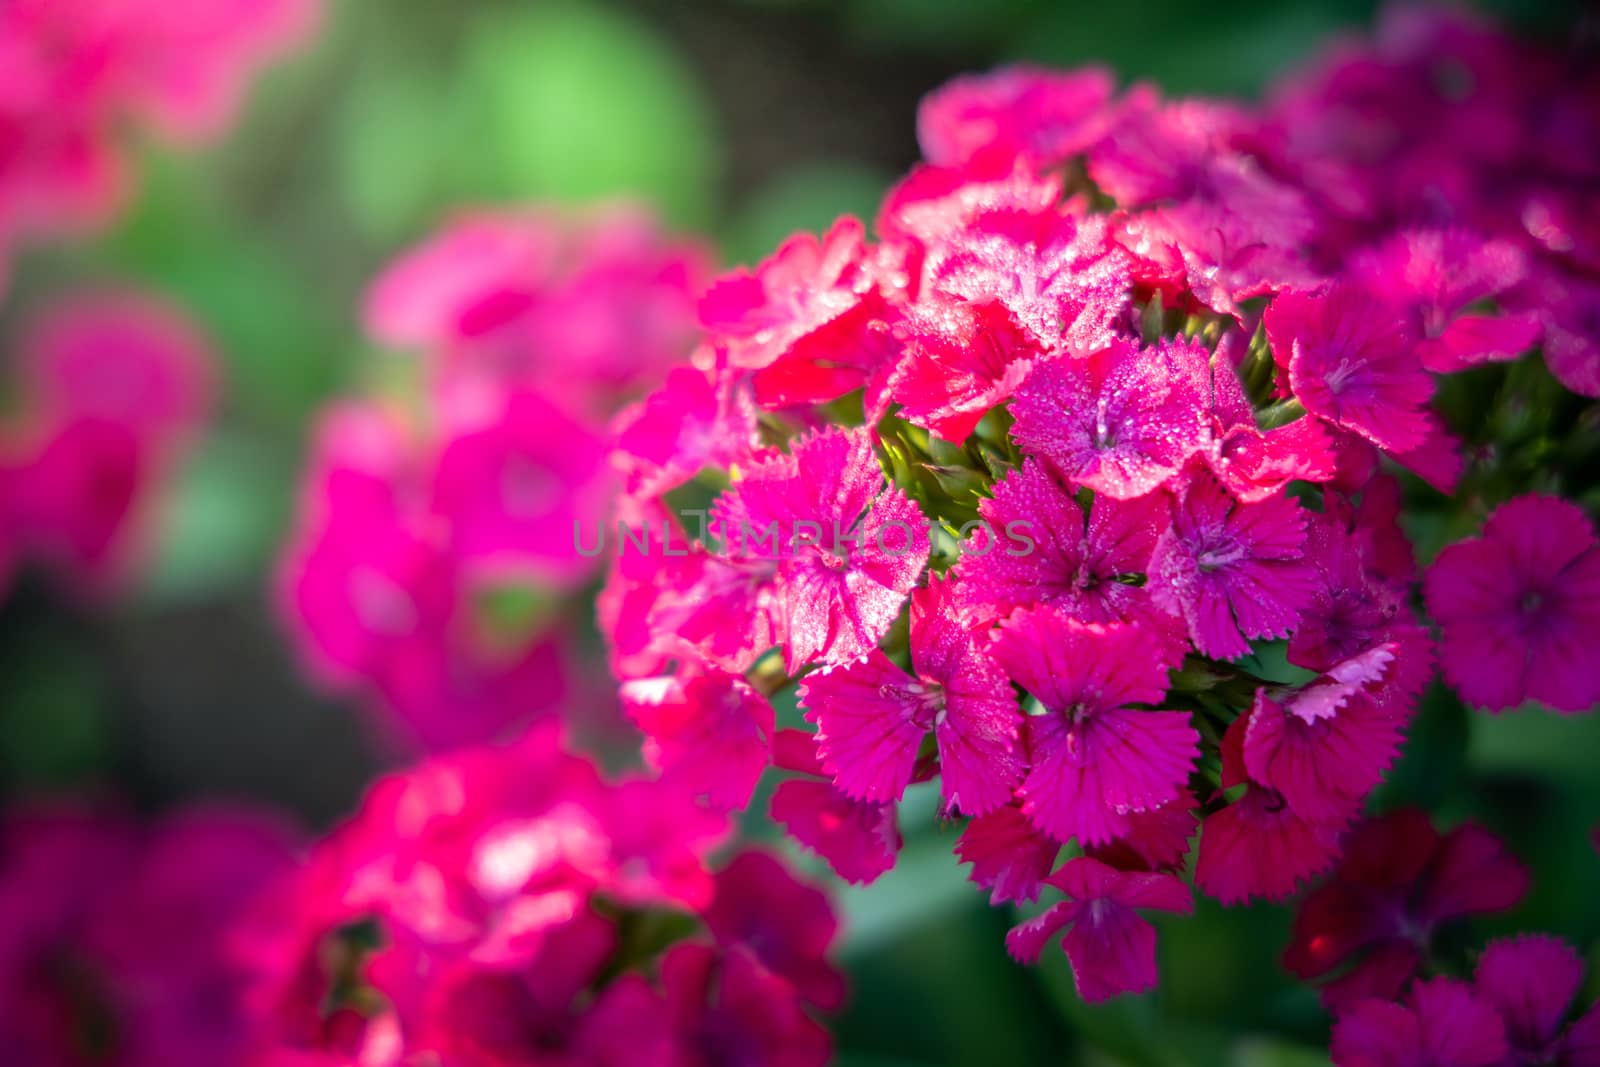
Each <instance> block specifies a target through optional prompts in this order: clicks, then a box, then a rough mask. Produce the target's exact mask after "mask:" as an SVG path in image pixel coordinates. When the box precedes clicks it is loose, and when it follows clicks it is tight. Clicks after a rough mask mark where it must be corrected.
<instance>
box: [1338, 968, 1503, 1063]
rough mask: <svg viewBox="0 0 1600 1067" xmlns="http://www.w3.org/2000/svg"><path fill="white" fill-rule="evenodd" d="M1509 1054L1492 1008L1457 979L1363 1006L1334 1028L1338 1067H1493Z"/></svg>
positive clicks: (1416, 986)
mask: <svg viewBox="0 0 1600 1067" xmlns="http://www.w3.org/2000/svg"><path fill="white" fill-rule="evenodd" d="M1508 1051H1509V1047H1508V1046H1507V1044H1506V1034H1505V1025H1504V1024H1503V1023H1502V1022H1501V1021H1500V1016H1499V1014H1498V1013H1496V1011H1495V1010H1494V1007H1493V1005H1492V1004H1491V1003H1490V1002H1489V1001H1488V1000H1487V999H1486V998H1484V997H1481V996H1479V995H1478V994H1476V993H1474V992H1473V989H1472V987H1471V986H1470V985H1468V984H1467V983H1465V982H1461V981H1457V980H1455V979H1453V978H1434V979H1431V980H1429V981H1426V982H1416V983H1414V984H1413V985H1412V986H1411V989H1410V991H1409V992H1408V993H1407V994H1406V998H1405V1000H1404V1002H1402V1003H1394V1002H1391V1001H1386V1000H1363V1001H1360V1002H1358V1003H1357V1004H1355V1005H1354V1006H1352V1007H1351V1008H1350V1009H1349V1010H1348V1011H1347V1012H1345V1013H1344V1014H1343V1015H1341V1016H1340V1017H1339V1020H1338V1022H1336V1023H1335V1024H1334V1027H1333V1047H1332V1050H1331V1055H1332V1058H1333V1064H1334V1067H1494V1065H1496V1064H1499V1063H1500V1062H1501V1061H1502V1060H1503V1059H1504V1058H1505V1056H1506V1054H1507V1052H1508Z"/></svg>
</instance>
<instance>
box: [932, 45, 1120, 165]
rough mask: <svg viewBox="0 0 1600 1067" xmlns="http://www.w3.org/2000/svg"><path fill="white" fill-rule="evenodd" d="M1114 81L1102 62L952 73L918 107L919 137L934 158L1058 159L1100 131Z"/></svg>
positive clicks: (959, 160) (957, 161)
mask: <svg viewBox="0 0 1600 1067" xmlns="http://www.w3.org/2000/svg"><path fill="white" fill-rule="evenodd" d="M1114 84H1115V83H1114V81H1113V79H1112V76H1111V72H1110V71H1107V70H1104V69H1102V68H1100V67H1084V68H1081V69H1079V70H1074V71H1067V72H1056V71H1050V70H1042V69H1038V68H1034V67H1028V66H1015V67H1002V68H1000V69H998V70H995V71H991V72H990V73H988V74H977V75H969V76H967V77H964V78H955V79H953V80H951V81H949V82H946V83H945V84H944V85H943V86H942V87H940V88H939V89H937V90H935V91H934V92H932V93H929V94H928V95H927V96H925V97H923V99H922V103H921V104H920V105H919V106H918V107H917V142H918V144H920V145H921V146H922V154H923V157H924V158H926V159H927V160H928V162H930V163H936V164H940V165H951V164H961V163H967V162H969V161H971V160H972V159H974V158H976V157H979V156H988V155H993V156H996V157H1001V158H1006V159H1011V158H1018V157H1022V158H1026V159H1028V160H1030V161H1033V162H1037V163H1041V164H1051V163H1056V162H1059V161H1060V160H1064V159H1067V158H1069V157H1071V156H1075V155H1077V154H1078V153H1080V152H1082V151H1083V150H1084V149H1085V148H1088V147H1089V146H1090V145H1091V144H1093V143H1094V142H1095V141H1096V140H1097V139H1098V138H1099V137H1100V135H1101V133H1102V132H1103V131H1104V129H1105V126H1106V122H1107V119H1108V118H1109V116H1110V109H1109V107H1108V105H1109V104H1110V102H1111V91H1112V88H1113V87H1114Z"/></svg>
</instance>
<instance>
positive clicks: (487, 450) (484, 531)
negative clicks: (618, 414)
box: [430, 389, 611, 588]
mask: <svg viewBox="0 0 1600 1067" xmlns="http://www.w3.org/2000/svg"><path fill="white" fill-rule="evenodd" d="M471 393H472V395H466V394H465V393H463V394H462V395H460V396H459V397H458V400H459V403H455V404H452V405H450V406H449V407H447V408H446V410H445V412H444V413H443V417H444V418H445V419H446V420H448V421H447V434H448V436H447V438H446V441H445V443H444V444H443V446H442V448H441V450H440V453H439V459H438V466H437V467H436V469H435V470H434V472H433V497H432V500H431V501H430V504H431V509H432V511H433V512H434V513H435V514H437V515H438V516H440V517H441V518H442V519H444V520H445V521H447V522H448V523H449V529H450V531H451V548H452V552H453V553H454V555H455V556H456V558H457V559H459V560H460V561H461V563H462V564H463V565H464V566H465V567H466V568H467V569H468V571H469V572H471V573H474V574H476V575H479V576H482V577H484V578H487V579H504V578H523V579H531V580H533V581H535V582H538V583H540V584H544V585H550V586H555V587H558V588H560V587H570V586H571V585H572V584H574V583H576V582H579V581H582V580H583V578H585V577H586V576H587V575H588V573H589V572H590V570H591V569H592V563H591V561H590V560H588V559H585V558H583V557H582V556H581V555H580V554H579V553H578V551H577V548H576V545H575V543H574V533H573V531H574V530H575V529H577V530H580V531H581V530H584V529H589V530H595V529H598V528H599V526H600V523H601V521H602V518H603V516H604V515H605V514H606V504H607V501H608V500H609V499H610V495H611V490H610V479H609V478H608V477H607V472H606V468H605V456H604V450H603V444H604V442H603V441H602V439H601V438H600V437H599V436H597V435H596V434H595V433H594V432H593V431H592V430H591V429H590V428H589V427H588V426H586V425H585V424H583V423H582V422H579V421H578V420H576V419H574V418H572V417H571V416H569V415H567V414H566V413H565V412H564V411H562V409H561V408H560V407H558V406H557V405H555V404H554V403H552V402H551V401H550V400H549V399H547V398H546V397H545V396H544V395H543V394H541V393H538V392H534V391H531V390H522V389H518V390H513V391H510V392H508V393H506V394H504V395H503V396H495V395H493V394H490V393H488V392H487V391H484V392H483V393H482V394H479V393H478V391H477V390H472V391H471Z"/></svg>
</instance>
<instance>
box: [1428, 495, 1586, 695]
mask: <svg viewBox="0 0 1600 1067" xmlns="http://www.w3.org/2000/svg"><path fill="white" fill-rule="evenodd" d="M1424 593H1425V594H1426V599H1427V604H1428V611H1429V614H1431V615H1432V616H1433V617H1434V618H1435V619H1437V620H1438V622H1439V628H1440V643H1439V658H1440V663H1441V665H1442V666H1443V668H1444V675H1445V679H1446V680H1447V681H1448V682H1449V683H1450V684H1451V685H1452V686H1454V687H1455V688H1456V690H1457V691H1458V692H1459V693H1460V694H1461V697H1462V699H1463V700H1465V701H1466V702H1467V703H1469V704H1472V705H1474V706H1477V707H1483V708H1488V709H1489V710H1491V711H1499V710H1502V709H1504V708H1511V707H1516V706H1517V705H1519V704H1521V703H1523V702H1524V701H1528V700H1537V701H1539V702H1540V703H1542V704H1545V705H1547V706H1549V707H1551V708H1553V709H1555V710H1557V711H1563V712H1581V711H1588V710H1589V709H1590V708H1592V707H1593V706H1594V705H1595V704H1596V703H1597V702H1600V670H1596V669H1595V664H1594V657H1593V654H1592V650H1593V649H1594V648H1595V647H1597V645H1596V642H1600V543H1597V541H1596V538H1595V532H1594V527H1593V526H1592V525H1591V524H1590V522H1589V520H1588V518H1587V517H1586V516H1585V515H1584V513H1583V512H1582V511H1581V510H1580V509H1579V508H1578V507H1577V506H1576V505H1574V504H1572V503H1570V502H1568V501H1565V500H1560V499H1557V498H1554V497H1548V496H1538V495H1528V496H1521V497H1517V498H1516V499H1514V500H1512V501H1510V502H1509V503H1506V504H1504V505H1502V506H1501V507H1499V508H1497V509H1496V510H1495V512H1494V513H1493V514H1492V515H1490V516H1489V519H1488V521H1487V522H1485V523H1484V525H1483V533H1482V534H1481V536H1479V537H1474V538H1468V539H1467V540H1464V541H1459V542H1457V543H1456V544H1453V545H1451V546H1449V547H1448V548H1446V549H1445V550H1444V551H1443V552H1441V553H1439V558H1438V559H1437V560H1435V561H1434V564H1433V566H1432V567H1431V568H1429V570H1428V574H1427V578H1426V581H1425V583H1424Z"/></svg>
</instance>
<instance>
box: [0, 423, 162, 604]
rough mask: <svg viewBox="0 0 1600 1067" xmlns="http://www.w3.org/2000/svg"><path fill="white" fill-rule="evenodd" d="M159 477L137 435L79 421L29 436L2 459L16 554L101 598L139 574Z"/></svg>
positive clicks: (1, 484)
mask: <svg viewBox="0 0 1600 1067" xmlns="http://www.w3.org/2000/svg"><path fill="white" fill-rule="evenodd" d="M154 481H155V472H154V470H152V462H151V457H150V456H149V454H148V451H147V450H146V448H145V447H144V445H143V443H142V441H141V440H140V438H139V437H138V435H137V433H136V432H135V431H133V430H131V429H129V428H128V427H125V426H120V425H118V424H116V423H112V422H104V421H99V420H76V421H72V422H69V423H66V424H65V425H62V426H60V427H48V428H41V429H40V430H37V431H35V432H34V433H33V434H29V435H27V436H24V438H23V441H22V443H21V445H20V446H19V447H16V448H15V449H14V450H13V451H12V453H11V454H10V455H3V454H0V491H4V493H5V494H6V498H7V499H6V500H5V501H4V502H3V504H0V508H3V513H4V516H5V518H6V521H7V525H8V526H9V527H10V529H9V530H8V531H7V536H8V537H9V538H10V539H11V541H12V542H13V544H14V546H15V550H16V551H17V554H18V555H19V556H21V557H23V558H25V559H36V560H38V561H39V562H41V563H43V564H44V565H46V566H47V567H50V568H52V569H54V570H55V571H57V572H59V574H60V575H61V576H62V577H63V578H65V579H66V580H67V582H68V583H69V584H71V585H73V586H75V587H76V588H77V589H78V590H79V591H81V592H83V593H85V594H87V595H89V596H91V597H98V596H103V595H105V594H106V593H107V592H109V591H110V590H113V589H115V588H117V587H119V586H120V585H121V584H122V583H123V582H124V581H126V580H127V578H128V576H129V574H130V572H131V571H132V570H133V569H134V565H135V563H136V562H137V560H138V558H139V556H140V554H141V551H142V549H143V547H144V546H143V544H142V543H141V540H140V539H141V537H142V536H143V535H144V533H145V530H144V528H143V518H144V515H145V512H146V508H147V506H148V504H149V503H150V500H149V495H150V493H151V491H152V489H153V483H154Z"/></svg>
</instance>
